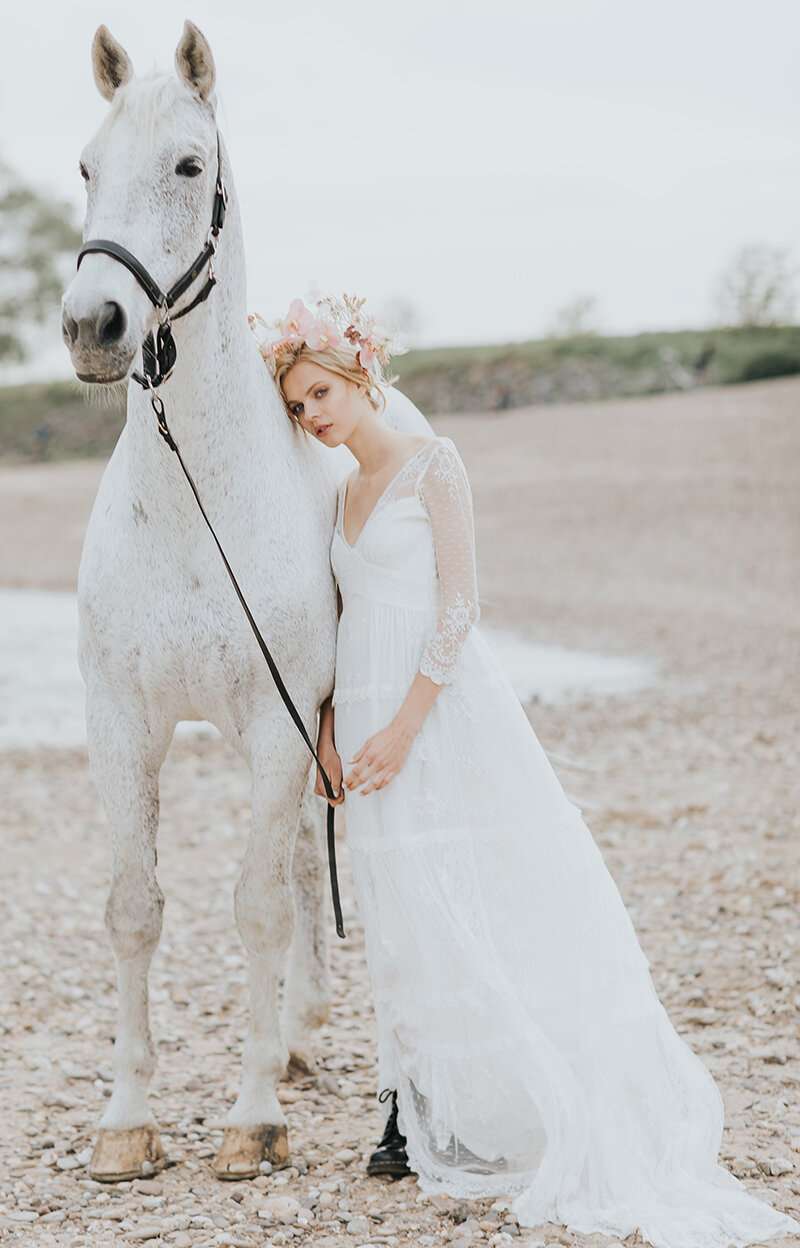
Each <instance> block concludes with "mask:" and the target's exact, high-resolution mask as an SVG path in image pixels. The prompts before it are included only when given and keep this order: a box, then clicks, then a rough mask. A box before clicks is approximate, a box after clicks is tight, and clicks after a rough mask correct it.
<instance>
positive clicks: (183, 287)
mask: <svg viewBox="0 0 800 1248" xmlns="http://www.w3.org/2000/svg"><path fill="white" fill-rule="evenodd" d="M227 204H228V192H227V190H226V188H225V183H224V182H223V180H222V155H221V152H220V144H219V131H217V181H216V186H215V190H214V206H213V208H212V212H211V227H210V229H209V231H208V234H207V236H206V243H205V246H204V248H203V250H202V251H201V252H200V254H199V255H198V256H197V258H196V260H195V261H194V263H193V264H192V265H191V266H190V268H188V269H187V270H186V272H185V273H184V274H183V276H182V277H179V278H178V280H177V282H176V283H175V285H174V286H172V287H171V288H170V289H169V290H168V291H166V293H165V292H164V291H162V290H161V288H160V287H159V285H158V283H157V282H156V281H154V280H153V278H152V277H151V275H150V274H149V273H148V271H147V269H146V268H145V267H144V265H143V264H142V263H141V262H140V261H139V260H137V258H136V256H134V255H133V253H132V252H130V251H128V250H127V248H125V247H122V246H121V245H120V244H119V243H115V242H113V241H111V240H110V239H107V238H93V239H90V240H89V241H88V242H87V243H84V244H83V246H82V247H81V249H80V251H79V252H78V261H77V266H76V267H77V268H80V265H81V260H82V259H83V257H84V256H85V255H88V253H89V252H95V251H100V252H105V254H106V255H109V256H112V257H113V258H114V259H115V260H119V262H120V263H121V264H124V265H125V267H126V268H127V269H130V271H131V273H132V274H133V276H134V277H135V278H136V280H137V281H138V283H139V285H140V286H141V287H142V289H143V290H144V292H145V294H146V295H147V297H148V298H149V300H150V302H151V303H152V304H153V305H154V306H155V308H156V310H157V312H158V319H159V325H158V330H157V332H156V334H155V335H154V334H153V331H152V330H150V331H149V333H148V334H147V335H146V337H145V339H144V342H143V343H142V368H143V372H142V373H139V372H136V371H135V370H134V371H133V372H132V374H131V376H132V377H133V379H134V381H136V382H138V383H139V385H140V386H141V387H142V388H143V389H144V390H149V391H150V404H151V406H152V408H153V411H154V412H155V414H156V420H157V421H158V432H159V433H160V434H161V436H162V438H163V439H164V441H165V442H166V444H167V446H168V447H169V448H170V450H171V451H174V452H175V454H176V455H177V457H178V462H179V464H180V466H181V468H182V469H183V474H184V476H185V477H186V480H187V481H188V482H189V485H190V487H191V490H192V493H193V494H194V496H195V498H196V499H197V505H198V507H199V508H200V511H201V513H202V516H203V519H204V520H205V522H206V524H207V525H208V528H209V530H210V532H211V536H212V537H213V539H214V541H215V542H216V544H217V549H218V550H219V553H220V554H221V556H222V560H223V563H224V564H225V568H226V570H227V573H228V576H229V577H230V578H231V581H232V583H233V588H234V589H235V590H236V593H237V596H238V598H239V601H240V602H241V604H242V607H243V609H244V613H245V615H246V616H247V619H248V622H249V624H250V627H251V628H252V630H253V632H254V633H255V637H256V641H257V642H258V645H259V647H260V649H261V653H262V654H263V656H264V658H265V659H266V661H267V665H268V666H269V670H270V672H271V673H272V678H273V680H274V681H275V685H276V687H277V690H278V693H279V694H280V695H281V697H282V698H283V701H284V704H285V706H286V709H287V710H288V712H289V714H290V715H291V717H292V719H293V720H294V722H295V724H296V726H297V729H298V731H299V732H300V735H301V736H302V738H303V740H304V741H305V743H306V745H307V746H308V748H309V750H310V751H311V754H312V755H313V757H314V759H315V761H316V764H317V766H318V767H319V771H320V775H321V776H322V783H323V785H324V786H325V793H326V796H327V798H328V799H329V800H328V866H329V869H330V876H331V895H332V897H333V913H334V917H335V919H336V934H337V935H338V936H341V937H342V938H343V939H344V936H345V930H344V922H343V920H342V904H341V900H340V897H339V880H338V876H337V873H336V839H335V833H334V818H335V813H336V812H335V807H334V806H333V805H332V804H331V801H330V799H332V798H334V797H335V796H336V794H334V791H333V785H332V784H331V780H330V777H329V775H328V773H327V772H326V770H325V768H324V767H323V766H322V763H321V762H320V760H319V756H318V754H317V751H316V750H315V749H314V746H313V744H312V742H311V738H310V737H309V735H308V733H307V731H306V727H305V724H304V723H303V721H302V719H301V718H300V714H299V712H298V710H297V707H296V706H295V704H294V702H293V701H292V699H291V697H290V695H289V692H288V690H287V688H286V685H285V684H284V683H283V678H282V677H281V674H280V672H279V671H278V668H277V666H276V664H275V660H274V659H273V657H272V655H271V653H270V650H269V646H268V645H267V643H266V642H265V641H264V638H263V637H262V636H261V632H260V630H259V627H258V625H257V624H256V622H255V620H254V619H253V615H252V612H251V611H250V608H249V607H248V605H247V603H246V601H245V598H244V595H243V594H242V591H241V589H240V588H239V582H238V581H237V580H236V577H235V576H234V573H233V569H232V567H231V565H230V564H229V563H228V559H227V557H226V555H225V551H224V550H223V549H222V546H221V545H220V541H219V538H218V537H217V535H216V533H215V532H214V528H213V526H212V524H211V521H210V520H209V518H208V516H207V515H206V510H205V508H204V506H203V504H202V503H201V501H200V495H199V494H198V492H197V486H196V485H195V483H194V480H193V479H192V474H191V473H190V472H189V469H188V468H187V467H186V464H185V463H184V462H183V456H182V455H181V453H180V450H179V449H178V444H177V442H176V441H175V439H174V438H173V436H172V434H171V433H170V431H169V425H168V424H167V417H166V414H165V411H164V403H163V401H162V399H161V398H160V396H159V395H157V394H156V390H157V388H158V387H159V386H160V385H162V383H163V382H165V381H167V379H168V378H169V377H170V376H171V374H172V370H173V368H174V367H175V361H176V360H177V357H178V349H177V347H176V346H175V339H174V338H173V336H172V329H171V321H175V320H177V319H178V318H179V317H181V316H185V315H186V313H187V312H191V310H192V308H194V307H196V306H197V304H198V303H202V302H203V301H204V300H205V299H207V298H208V296H209V295H210V294H211V290H212V287H213V286H214V285H215V283H216V280H217V279H216V277H215V275H214V265H213V257H214V253H215V252H216V250H217V237H218V235H219V232H220V230H221V229H222V226H223V224H224V222H225V209H226V207H227ZM206 263H207V264H208V275H207V278H206V281H205V284H204V285H203V287H202V288H201V290H200V293H199V294H198V295H196V296H195V298H194V299H193V300H192V301H191V303H189V304H187V306H186V307H185V308H181V310H180V312H176V313H175V314H174V315H172V316H171V315H170V313H171V310H172V307H173V305H174V303H175V302H176V300H177V299H179V298H180V296H181V295H182V294H184V292H185V291H187V290H188V289H189V287H190V286H191V285H192V283H193V282H194V281H195V280H196V278H197V277H199V275H200V273H201V272H202V269H203V266H204V265H205V264H206Z"/></svg>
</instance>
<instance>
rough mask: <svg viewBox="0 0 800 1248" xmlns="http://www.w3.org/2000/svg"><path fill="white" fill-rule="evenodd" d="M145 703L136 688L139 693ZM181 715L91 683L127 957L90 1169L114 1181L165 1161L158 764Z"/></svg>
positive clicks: (116, 937)
mask: <svg viewBox="0 0 800 1248" xmlns="http://www.w3.org/2000/svg"><path fill="white" fill-rule="evenodd" d="M131 703H132V704H134V705H135V698H133V697H132V698H131ZM173 731H174V724H169V725H168V724H166V723H164V724H161V725H148V724H147V723H146V722H145V721H144V717H142V718H141V719H140V718H137V717H136V714H135V711H133V712H132V711H131V709H130V707H129V706H128V705H125V706H123V705H121V704H120V703H119V702H118V701H117V700H116V699H115V698H114V697H113V696H112V695H111V694H110V693H109V692H108V691H106V690H102V691H101V690H99V689H98V687H97V682H95V683H94V684H90V686H89V696H88V697H87V741H88V748H89V763H90V769H91V774H92V779H93V781H94V783H95V786H96V788H97V790H98V792H99V795H100V798H101V800H102V803H103V806H104V808H105V811H106V815H107V817H108V820H109V823H110V825H111V836H112V880H111V890H110V892H109V894H108V899H107V902H106V911H105V922H106V929H107V931H108V934H109V936H110V938H111V944H112V947H113V949H114V955H115V958H116V963H117V991H118V1018H117V1030H116V1035H115V1039H114V1085H113V1089H112V1094H111V1098H110V1100H109V1102H108V1105H107V1107H106V1110H105V1112H104V1114H103V1116H102V1117H101V1119H100V1131H99V1134H98V1136H97V1140H96V1143H95V1147H94V1151H93V1155H92V1160H91V1162H90V1165H89V1173H90V1175H91V1176H92V1178H93V1179H98V1180H100V1181H102V1182H106V1183H114V1182H121V1181H123V1180H125V1179H131V1178H137V1177H140V1176H142V1175H147V1174H152V1173H153V1172H154V1171H155V1170H159V1169H161V1168H162V1166H163V1165H164V1164H165V1158H164V1152H163V1149H162V1147H161V1142H160V1139H159V1135H158V1128H157V1126H156V1123H155V1119H154V1118H153V1115H152V1113H151V1111H150V1108H149V1105H148V1100H147V1090H148V1087H149V1084H150V1080H151V1078H152V1075H153V1071H154V1070H155V1065H156V1057H155V1048H154V1045H153V1041H152V1037H151V1035H150V1022H149V1009H148V984H147V978H148V972H149V969H150V961H151V959H152V956H153V953H154V951H155V949H156V947H157V945H158V941H159V938H160V935H161V914H162V910H163V906H164V896H163V894H162V892H161V889H160V888H159V885H158V880H157V879H156V834H157V831H158V805H159V803H158V774H159V771H160V769H161V764H162V763H163V761H164V757H165V755H166V753H167V750H168V748H169V743H170V741H171V739H172V734H173Z"/></svg>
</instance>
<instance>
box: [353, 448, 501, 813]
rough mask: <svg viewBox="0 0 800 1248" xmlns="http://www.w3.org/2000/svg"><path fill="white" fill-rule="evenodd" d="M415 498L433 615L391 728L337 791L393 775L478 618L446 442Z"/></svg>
mask: <svg viewBox="0 0 800 1248" xmlns="http://www.w3.org/2000/svg"><path fill="white" fill-rule="evenodd" d="M419 494H420V498H421V500H422V502H423V505H424V506H425V509H426V511H427V512H428V516H429V519H430V522H431V530H432V533H433V544H434V550H435V552H436V570H437V575H438V578H439V584H440V599H439V614H438V618H437V624H436V628H435V630H434V632H433V634H432V635H431V637H430V638H429V639H428V641H427V643H426V645H425V647H424V649H423V652H422V657H421V659H420V665H419V671H418V672H417V674H416V676H415V677H414V680H413V681H412V683H411V686H410V688H409V691H408V693H407V694H406V696H405V698H404V699H403V702H402V705H401V706H400V707H399V708H398V710H397V712H396V714H395V716H394V718H393V719H392V721H391V723H390V724H388V725H387V727H386V728H384V729H382V731H381V732H378V733H376V734H375V735H374V736H372V737H370V738H369V740H367V741H365V742H364V745H363V746H362V747H361V749H360V750H359V751H358V753H357V754H356V755H355V756H354V757H353V758H352V759H351V762H352V763H353V764H354V765H353V767H352V768H351V770H350V772H349V774H348V775H347V776H346V778H345V782H344V783H345V787H346V788H348V789H352V788H358V786H359V785H360V784H364V783H365V782H366V785H365V787H364V788H363V789H362V790H361V792H362V793H370V792H372V790H373V789H380V788H383V787H384V785H386V784H388V783H389V781H390V780H391V779H392V778H393V777H394V776H395V775H397V773H398V772H399V771H400V769H401V768H402V766H403V764H404V762H405V760H406V757H407V755H408V751H409V749H410V748H411V744H412V742H413V740H414V738H415V736H416V735H417V733H418V732H419V730H420V728H421V727H422V725H423V723H424V721H425V717H426V716H427V714H428V711H429V710H430V708H431V707H432V706H433V703H434V702H435V701H436V698H437V697H438V695H439V693H440V691H441V688H442V686H443V685H445V684H450V683H451V682H452V681H453V679H454V678H455V674H456V667H457V664H458V658H459V655H460V654H461V649H462V647H463V645H464V642H465V641H466V639H467V634H468V633H469V630H470V628H471V627H472V625H473V624H474V623H475V622H476V621H477V620H478V618H479V616H480V606H479V601H478V576H477V566H476V559H475V526H474V518H473V509H472V491H471V489H470V485H469V478H468V477H467V471H466V469H465V467H464V464H463V462H462V460H461V456H460V455H459V454H458V451H457V450H456V448H455V446H454V444H453V443H452V442H451V441H450V440H449V439H447V440H446V441H445V442H440V444H439V446H438V447H437V448H436V449H435V451H434V452H433V453H432V455H431V456H430V457H429V458H428V459H427V460H426V464H425V470H424V472H423V475H422V477H421V479H420V482H419Z"/></svg>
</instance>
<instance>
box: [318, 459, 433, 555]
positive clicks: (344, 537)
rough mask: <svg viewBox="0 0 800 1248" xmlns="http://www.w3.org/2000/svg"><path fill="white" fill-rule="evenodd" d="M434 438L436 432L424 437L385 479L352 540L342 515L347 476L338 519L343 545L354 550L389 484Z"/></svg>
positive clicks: (344, 506)
mask: <svg viewBox="0 0 800 1248" xmlns="http://www.w3.org/2000/svg"><path fill="white" fill-rule="evenodd" d="M436 440H437V435H436V434H434V435H433V437H432V438H426V439H425V441H424V442H423V444H422V446H418V447H417V449H416V450H415V451H414V452H413V454H411V455H409V457H408V459H406V460H405V461H404V462H403V463H402V464H401V465H400V467H399V468H398V469H397V472H396V473H395V474H394V476H393V477H392V478H391V480H390V481H387V482H386V485H385V486H384V488H383V489H382V490H381V492H380V494H379V495H378V497H377V498H376V499H375V502H374V503H373V504H372V507H371V508H370V510H369V512H368V513H367V518H366V520H365V521H364V523H363V524H362V526H361V528H360V529H359V531H358V536H357V537H356V538H355V540H354V541H352V542H351V541H349V540H348V537H347V534H346V533H345V531H344V515H345V510H346V508H347V492H348V488H349V486H350V477H348V478H347V480H346V481H345V483H344V489H343V490H342V514H341V517H340V520H339V532H340V534H341V537H342V541H343V542H344V544H345V546H347V547H349V549H350V550H355V548H356V546H357V545H358V543H359V542H360V541H361V537H362V534H363V532H364V530H365V528H366V527H367V525H368V524H369V522H370V520H371V519H372V517H373V515H374V514H375V511H376V509H377V508H378V506H379V505H380V503H382V502H383V499H384V498H385V496H386V494H387V493H388V491H389V487H390V486H392V485H394V483H395V481H396V480H397V478H398V477H399V476H400V474H401V472H403V471H404V469H406V468H407V467H408V465H409V464H411V463H413V462H414V460H415V459H416V458H417V456H418V455H421V454H422V452H423V451H424V450H425V448H426V447H427V446H428V445H429V444H430V443H432V442H435V441H436Z"/></svg>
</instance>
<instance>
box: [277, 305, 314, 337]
mask: <svg viewBox="0 0 800 1248" xmlns="http://www.w3.org/2000/svg"><path fill="white" fill-rule="evenodd" d="M314 324H315V318H314V314H313V312H310V311H309V310H308V308H307V307H306V305H305V304H304V303H303V300H302V299H293V300H292V302H291V303H290V304H289V311H288V312H287V313H286V318H285V320H283V321H282V322H281V332H282V333H283V334H284V335H285V336H286V338H287V339H289V340H297V339H303V338H306V339H307V337H308V334H309V333H310V332H311V331H312V330H313V327H314ZM309 345H310V344H309Z"/></svg>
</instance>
